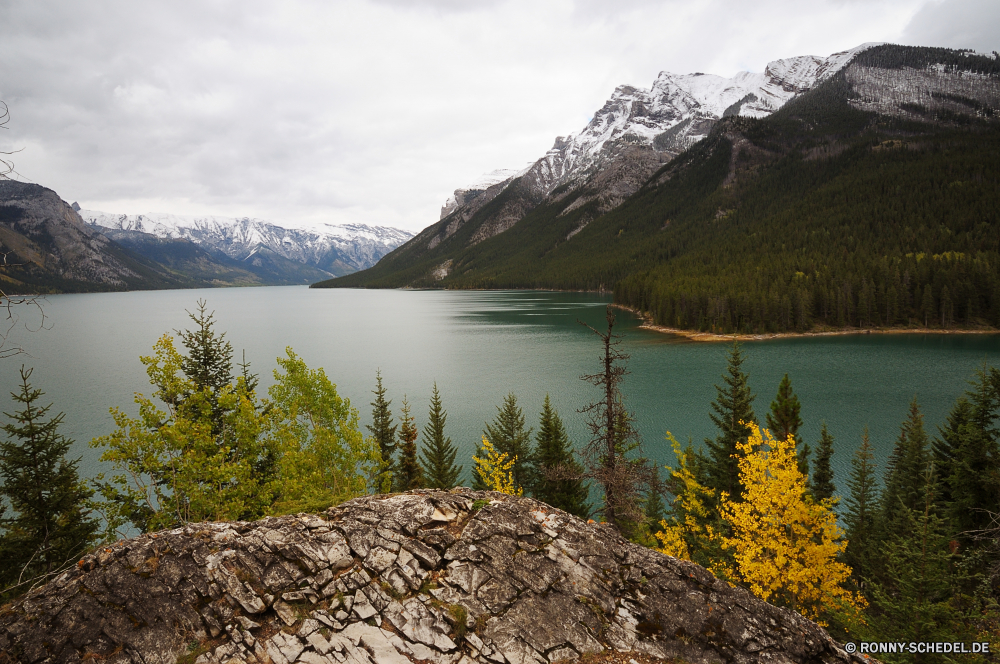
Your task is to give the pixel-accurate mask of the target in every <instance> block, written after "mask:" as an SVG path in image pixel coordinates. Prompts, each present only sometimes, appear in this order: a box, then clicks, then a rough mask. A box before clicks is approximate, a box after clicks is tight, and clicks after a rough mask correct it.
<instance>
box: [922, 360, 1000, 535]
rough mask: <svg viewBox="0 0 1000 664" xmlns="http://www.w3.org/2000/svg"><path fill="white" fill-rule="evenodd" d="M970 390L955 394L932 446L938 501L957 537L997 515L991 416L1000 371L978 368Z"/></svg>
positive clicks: (998, 405)
mask: <svg viewBox="0 0 1000 664" xmlns="http://www.w3.org/2000/svg"><path fill="white" fill-rule="evenodd" d="M970 385H971V389H970V390H968V391H966V393H965V395H964V396H962V397H961V398H959V400H958V401H957V402H956V403H955V406H954V407H953V408H952V410H951V412H950V413H949V415H948V419H947V421H946V423H945V425H944V427H942V428H941V435H940V438H938V439H936V440H935V441H934V443H933V444H932V454H933V457H934V461H935V463H936V464H937V467H938V468H939V469H940V476H941V478H942V482H941V484H942V486H941V494H942V502H943V503H946V504H948V510H947V516H948V518H949V520H950V521H951V523H952V526H953V528H954V529H955V531H956V532H957V533H959V535H960V537H961V538H962V539H963V540H966V541H967V540H968V539H969V537H970V534H971V533H973V532H976V531H982V530H984V529H986V528H988V527H990V526H991V525H992V524H991V516H990V515H991V513H992V514H997V513H1000V445H998V431H997V429H996V426H995V424H996V420H997V417H998V409H1000V371H997V370H996V369H995V368H991V369H989V370H987V368H986V367H985V366H984V367H982V368H981V369H980V370H978V371H977V372H976V374H975V378H974V380H973V381H971V383H970Z"/></svg>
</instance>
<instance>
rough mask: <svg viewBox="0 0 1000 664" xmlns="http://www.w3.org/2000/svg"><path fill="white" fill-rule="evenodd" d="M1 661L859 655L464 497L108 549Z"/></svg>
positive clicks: (72, 576) (10, 616) (696, 584)
mask: <svg viewBox="0 0 1000 664" xmlns="http://www.w3.org/2000/svg"><path fill="white" fill-rule="evenodd" d="M474 504H475V506H476V508H478V509H474ZM0 652H2V653H4V654H5V655H6V657H7V660H8V661H12V662H23V663H24V664H34V663H36V662H38V663H40V662H79V661H84V660H88V659H97V660H100V661H104V662H109V663H113V664H118V663H125V662H136V663H139V662H142V663H145V664H173V663H174V662H184V663H186V664H226V663H227V662H232V663H233V664H240V663H245V664H254V663H258V664H292V663H294V662H302V663H304V664H341V663H346V664H371V663H372V662H374V663H376V664H406V662H413V661H420V662H431V663H433V664H473V663H477V664H532V663H537V664H548V663H549V662H556V661H564V660H574V659H578V658H580V657H581V656H583V655H587V654H591V653H602V652H603V653H614V652H620V653H631V654H632V655H633V656H634V657H637V658H639V659H640V660H641V661H644V662H645V661H650V660H651V659H677V660H680V659H683V660H684V661H686V662H690V663H692V664H696V663H701V662H704V663H705V664H709V663H714V662H736V663H742V662H765V661H766V662H825V663H827V664H833V663H834V662H851V661H854V662H860V661H861V660H859V659H858V658H857V657H856V656H852V655H848V654H847V653H846V652H845V651H844V650H843V649H841V648H840V646H839V645H838V644H837V643H836V642H834V641H833V639H832V638H831V637H830V636H829V635H828V634H826V632H825V631H823V630H822V629H821V628H820V627H818V626H817V625H816V624H814V623H812V622H810V621H809V620H807V619H805V618H803V617H802V616H800V615H798V614H796V613H794V612H792V611H789V610H786V609H780V608H777V607H774V606H771V605H769V604H767V603H765V602H763V601H761V600H758V599H756V598H754V597H752V596H751V595H749V594H748V593H747V592H746V591H745V590H742V589H740V588H734V587H731V586H729V585H728V584H726V583H724V582H722V581H719V580H718V579H716V578H715V577H713V576H712V575H711V574H709V573H708V572H707V571H705V570H704V569H703V568H701V567H699V566H697V565H695V564H693V563H690V562H686V561H682V560H677V559H675V558H671V557H669V556H665V555H663V554H660V553H657V552H655V551H652V550H649V549H646V548H643V547H641V546H638V545H636V544H632V543H630V542H627V541H625V540H624V539H622V538H621V537H619V536H618V535H617V534H616V533H614V532H613V531H612V530H610V529H609V528H607V527H604V526H600V525H594V524H588V523H585V522H584V521H582V520H580V519H578V518H576V517H573V516H571V515H569V514H566V513H565V512H562V511H560V510H557V509H555V508H552V507H550V506H548V505H546V504H544V503H541V502H539V501H536V500H532V499H530V498H522V497H514V496H507V495H504V494H499V493H493V492H474V491H471V490H469V489H464V488H459V489H454V490H452V491H450V492H445V491H432V490H422V491H415V492H412V493H405V494H395V495H379V496H369V497H365V498H359V499H356V500H352V501H349V502H347V503H344V504H342V505H338V506H336V507H334V508H331V509H329V510H327V512H325V513H324V514H322V515H318V516H317V515H308V514H300V515H295V516H285V517H271V518H266V519H262V520H260V521H256V522H252V523H247V522H235V523H202V524H191V525H188V526H185V527H183V528H177V529H174V530H170V531H164V532H159V533H153V534H148V535H143V536H141V537H137V538H135V539H132V540H126V541H122V542H118V543H117V544H115V545H113V546H109V547H105V548H101V549H99V550H97V551H95V552H93V553H91V554H89V555H87V556H86V557H84V558H83V559H82V560H81V561H80V562H79V564H78V565H77V566H76V568H75V569H73V570H72V571H69V572H66V573H64V574H63V575H61V576H60V577H58V578H57V579H55V580H54V581H52V582H51V583H49V584H48V585H46V586H44V587H42V588H39V589H36V590H34V591H32V592H30V593H29V594H28V595H26V596H24V597H23V598H21V599H19V600H18V601H16V602H15V603H13V604H11V605H8V606H6V607H4V608H3V611H2V612H0ZM2 661H4V659H3V657H2V656H0V662H2Z"/></svg>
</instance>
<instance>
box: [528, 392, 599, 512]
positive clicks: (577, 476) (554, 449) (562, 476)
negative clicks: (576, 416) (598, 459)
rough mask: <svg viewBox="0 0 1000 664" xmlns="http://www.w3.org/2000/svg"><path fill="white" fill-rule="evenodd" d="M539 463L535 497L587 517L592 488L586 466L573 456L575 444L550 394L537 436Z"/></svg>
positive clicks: (543, 406) (536, 444)
mask: <svg viewBox="0 0 1000 664" xmlns="http://www.w3.org/2000/svg"><path fill="white" fill-rule="evenodd" d="M535 462H536V463H537V465H538V466H537V467H538V481H537V483H536V484H535V489H534V496H535V498H537V499H538V500H541V501H542V502H545V503H548V504H549V505H552V506H553V507H558V508H559V509H561V510H565V511H567V512H569V513H570V514H575V515H576V516H578V517H580V518H582V519H585V518H587V517H588V516H589V515H590V505H589V504H588V503H587V496H588V495H589V493H590V491H589V487H588V486H587V485H586V484H585V483H584V481H583V479H582V476H583V466H581V465H580V464H579V462H577V460H576V459H575V458H574V456H573V445H572V444H571V443H570V440H569V436H568V435H567V434H566V428H565V427H564V426H563V423H562V419H561V418H560V417H559V413H558V412H556V410H555V408H553V407H552V403H551V401H550V400H549V395H548V394H546V395H545V402H544V403H543V404H542V412H541V415H540V417H539V422H538V433H537V434H536V435H535Z"/></svg>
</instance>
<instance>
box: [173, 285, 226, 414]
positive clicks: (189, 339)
mask: <svg viewBox="0 0 1000 664" xmlns="http://www.w3.org/2000/svg"><path fill="white" fill-rule="evenodd" d="M197 304H198V313H197V314H193V313H191V312H190V311H189V312H187V314H188V317H189V318H190V319H191V320H192V321H194V323H195V326H196V327H195V329H194V330H184V331H181V330H177V335H178V336H179V337H180V338H181V344H182V345H183V346H184V348H186V349H187V351H188V354H187V356H186V357H184V359H183V361H182V363H181V369H182V371H183V372H184V375H185V376H187V377H188V378H190V379H191V380H192V381H194V383H195V385H197V386H198V387H199V388H206V387H207V388H209V389H210V390H211V391H212V393H213V394H218V392H219V391H220V390H221V389H222V387H223V386H224V385H229V384H230V383H231V382H232V380H233V346H232V344H230V343H229V342H228V341H226V333H225V332H223V333H222V334H219V335H216V333H215V330H213V329H212V327H213V326H214V325H215V321H214V320H213V318H214V316H215V313H214V312H213V313H210V314H208V315H206V314H205V308H206V305H207V303H206V302H205V300H198V303H197Z"/></svg>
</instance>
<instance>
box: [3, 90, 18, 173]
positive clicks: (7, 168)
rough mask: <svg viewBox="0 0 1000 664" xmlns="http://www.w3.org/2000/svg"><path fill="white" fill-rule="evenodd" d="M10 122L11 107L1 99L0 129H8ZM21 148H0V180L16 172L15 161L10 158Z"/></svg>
mask: <svg viewBox="0 0 1000 664" xmlns="http://www.w3.org/2000/svg"><path fill="white" fill-rule="evenodd" d="M8 122H10V109H9V108H7V104H6V103H5V102H3V101H0V129H7V123H8ZM18 152H20V150H14V151H13V152H4V151H2V150H0V180H8V179H10V178H9V177H8V176H9V175H10V174H11V173H16V172H17V171H15V170H14V162H13V161H11V160H10V159H9V157H10V156H11V155H12V154H16V153H18Z"/></svg>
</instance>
